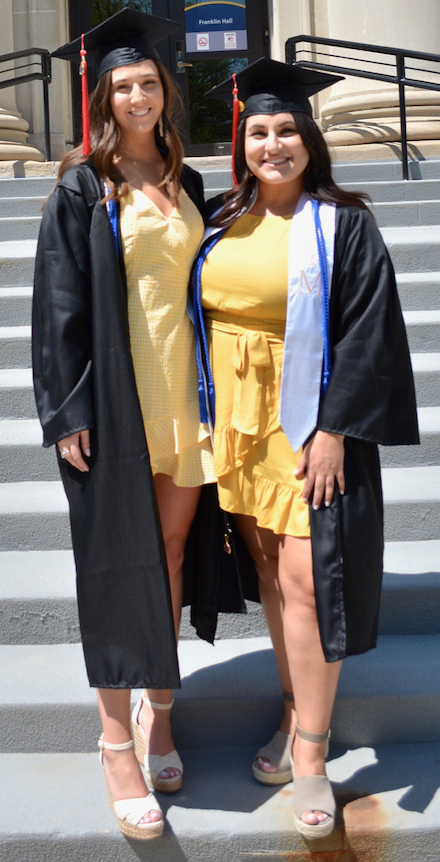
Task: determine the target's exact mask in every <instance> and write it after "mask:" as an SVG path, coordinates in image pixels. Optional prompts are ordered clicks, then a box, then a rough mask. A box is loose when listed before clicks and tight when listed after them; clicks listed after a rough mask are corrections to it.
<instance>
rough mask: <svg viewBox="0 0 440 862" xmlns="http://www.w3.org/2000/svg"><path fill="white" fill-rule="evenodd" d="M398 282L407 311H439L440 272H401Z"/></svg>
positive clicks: (397, 278)
mask: <svg viewBox="0 0 440 862" xmlns="http://www.w3.org/2000/svg"><path fill="white" fill-rule="evenodd" d="M396 281H397V287H398V290H399V297H400V302H401V303H402V308H404V309H405V311H422V310H427V309H434V310H435V311H437V310H438V307H439V289H440V272H399V273H397V276H396Z"/></svg>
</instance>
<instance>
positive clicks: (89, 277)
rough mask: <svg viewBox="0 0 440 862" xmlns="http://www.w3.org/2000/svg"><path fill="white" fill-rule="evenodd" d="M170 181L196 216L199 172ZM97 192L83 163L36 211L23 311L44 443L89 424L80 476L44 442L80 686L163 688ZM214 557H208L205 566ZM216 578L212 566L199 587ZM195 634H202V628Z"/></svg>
mask: <svg viewBox="0 0 440 862" xmlns="http://www.w3.org/2000/svg"><path fill="white" fill-rule="evenodd" d="M182 185H183V187H184V188H185V190H186V192H187V193H188V195H189V196H190V197H191V198H192V200H193V201H194V203H195V204H196V206H197V207H198V208H199V210H200V211H203V206H204V202H203V184H202V180H201V177H200V175H199V174H197V173H196V172H195V171H193V170H191V169H190V168H188V167H187V166H185V167H184V169H183V173H182ZM101 197H102V189H101V186H100V181H99V178H98V175H97V174H96V172H95V170H94V167H93V165H92V164H91V163H85V164H82V165H80V166H78V167H74V168H71V169H69V170H68V171H66V173H65V174H64V176H63V178H62V180H61V182H60V183H58V185H57V186H56V188H55V190H54V192H53V193H52V194H51V196H50V197H49V199H48V201H47V204H46V206H45V209H44V212H43V218H42V224H41V230H40V235H39V241H38V249H37V257H36V267H35V287H34V302H33V315H32V319H33V367H34V387H35V396H36V402H37V408H38V412H39V416H40V420H41V423H42V426H43V432H44V443H43V445H44V446H50V445H52V444H54V443H56V442H57V441H58V440H60V439H62V438H64V437H66V436H68V435H69V434H72V433H74V432H76V431H81V430H83V429H86V428H89V429H91V451H92V455H91V458H90V472H89V473H80V472H79V471H78V470H76V469H75V468H74V467H71V466H70V465H69V464H68V463H67V462H66V461H63V460H62V459H61V458H60V456H59V454H58V447H56V448H57V457H58V463H59V467H60V471H61V477H62V480H63V484H64V488H65V491H66V494H67V497H68V500H69V506H70V520H71V528H72V542H73V549H74V555H75V562H76V569H77V589H78V609H79V619H80V627H81V635H82V642H83V647H84V654H85V660H86V666H87V672H88V676H89V681H90V684H91V685H92V686H97V687H109V688H132V687H149V688H175V687H178V686H179V685H180V681H179V670H178V662H177V655H176V643H175V636H174V629H173V620H172V613H171V602H170V591H169V582H168V575H167V568H166V557H165V552H164V546H163V540H162V534H161V529H160V522H159V518H158V512H157V507H156V501H155V495H154V487H153V483H152V474H151V469H150V462H149V455H148V450H147V445H146V439H145V433H144V427H143V421H142V414H141V409H140V405H139V399H138V395H137V390H136V383H135V377H134V370H133V363H132V358H131V353H130V346H129V329H128V316H127V304H126V282H125V274H124V269H123V263H122V255H121V254H120V256H119V260H118V257H117V255H116V249H115V242H114V237H113V234H112V230H111V226H110V222H109V218H108V215H107V211H106V207H105V206H103V205H102V204H101V203H100V199H101ZM213 494H214V495H215V488H213V487H212V486H211V487H210V488H208V487H207V488H206V489H204V499H205V497H206V495H207V496H208V497H211V499H213ZM211 509H212V511H214V507H213V506H211ZM216 517H218V516H217V515H216ZM197 520H198V521H199V518H198V519H197ZM217 526H218V525H217ZM221 529H222V525H220V530H221ZM208 532H209V531H208ZM208 532H207V540H208V539H209V535H208ZM214 532H215V529H214ZM211 534H212V529H211ZM211 534H210V535H211ZM211 539H212V535H211ZM212 541H214V539H212ZM190 551H191V549H190ZM223 556H225V555H223ZM217 558H221V552H220V551H218V553H217V557H216V558H215V560H214V563H215V564H217V562H218V560H217ZM189 559H190V560H191V563H192V564H194V571H191V578H190V579H189V583H188V584H187V587H186V592H187V595H188V593H189V594H190V598H191V593H193V592H194V590H196V589H197V584H198V582H200V580H201V574H200V575H199V573H198V570H197V565H196V563H197V552H196V551H195V550H194V549H193V550H192V552H191V553H189ZM200 562H201V560H200ZM218 578H219V570H218V566H217V569H216V570H215V571H214V572H212V573H211V578H210V582H211V592H212V590H214V592H215V589H217V587H216V585H217V584H218ZM200 601H201V602H203V603H204V604H206V600H205V599H203V598H202V597H201V598H200ZM213 601H214V599H213ZM208 604H209V603H208ZM214 604H215V605H216V604H217V598H216V597H215V601H214ZM196 616H197V614H196ZM202 629H203V626H202ZM203 633H204V634H205V635H206V633H208V636H209V637H210V638H211V639H212V637H213V631H212V626H211V627H209V626H208V629H207V630H204V631H203Z"/></svg>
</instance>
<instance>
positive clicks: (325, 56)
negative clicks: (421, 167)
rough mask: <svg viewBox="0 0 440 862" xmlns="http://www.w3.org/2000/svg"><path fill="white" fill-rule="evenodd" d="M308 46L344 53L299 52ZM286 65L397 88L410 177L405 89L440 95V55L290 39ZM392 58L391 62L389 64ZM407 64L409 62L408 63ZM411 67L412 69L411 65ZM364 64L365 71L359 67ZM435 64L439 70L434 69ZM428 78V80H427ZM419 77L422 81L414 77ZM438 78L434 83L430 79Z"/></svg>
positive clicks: (405, 168)
mask: <svg viewBox="0 0 440 862" xmlns="http://www.w3.org/2000/svg"><path fill="white" fill-rule="evenodd" d="M304 42H306V43H309V44H310V45H313V46H316V45H318V46H321V45H322V46H327V47H328V48H343V49H345V50H344V53H335V52H334V51H319V50H317V49H316V48H312V49H311V48H299V47H298V46H299V45H300V43H304ZM285 49H286V63H289V64H294V63H297V64H298V65H300V66H303V67H305V68H309V69H321V70H322V71H324V72H334V73H335V74H340V75H351V76H353V77H355V78H371V79H372V80H373V81H385V82H387V83H389V84H396V85H397V87H398V88H399V113H400V142H401V146H402V176H403V179H404V180H407V179H408V177H409V171H408V136H407V126H406V103H405V87H417V88H419V89H422V90H436V91H438V92H440V54H426V53H423V52H421V51H406V50H404V49H403V48H385V47H383V46H382V45H366V44H364V43H363V42H343V41H341V40H339V39H324V38H317V37H316V38H315V36H292V37H291V38H290V39H288V40H287V42H286V45H285ZM347 50H349V51H354V52H357V53H358V54H361V56H347ZM304 54H305V55H307V56H309V55H310V56H312V57H313V58H314V59H307V57H306V59H304V57H303V55H304ZM368 54H376V55H380V54H383V55H384V58H383V59H380V60H378V59H377V58H376V59H374V60H372V59H371V60H370V59H369V57H368V56H365V55H368ZM390 57H393V62H391V61H390V59H389V58H390ZM347 60H349V61H350V62H351V63H356V68H353V66H347V65H343V63H341V62H339V61H347ZM407 61H409V62H407ZM413 61H418V62H420V61H421V62H422V63H424V64H426V66H427V67H429V68H420V67H419V66H416V65H413V64H412V63H413ZM410 63H411V64H412V65H410ZM361 64H366V65H367V68H362V67H360V66H361ZM433 64H437V65H438V66H439V69H438V70H437V69H434V68H433ZM375 66H380V67H381V68H382V69H383V68H384V67H385V68H386V67H388V69H389V70H390V71H389V73H388V71H385V72H383V71H382V72H379V71H378V70H376V69H375V68H374V67H375ZM427 74H428V75H429V76H430V80H427V77H426V76H427ZM418 75H421V76H422V77H417V76H418ZM435 75H436V76H437V79H438V80H437V81H436V80H434V81H433V80H432V79H431V76H435Z"/></svg>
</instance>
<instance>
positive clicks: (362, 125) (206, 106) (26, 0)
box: [0, 0, 440, 161]
mask: <svg viewBox="0 0 440 862" xmlns="http://www.w3.org/2000/svg"><path fill="white" fill-rule="evenodd" d="M126 5H130V6H132V7H135V8H139V9H142V10H144V11H147V12H152V13H153V14H158V15H164V16H166V17H169V18H172V19H174V20H176V21H179V22H180V23H181V29H180V30H177V31H176V35H173V37H171V38H170V39H169V40H167V41H166V43H165V42H164V43H162V45H161V46H160V53H161V57H162V59H163V60H164V62H165V64H166V65H167V67H168V68H169V70H170V71H171V73H172V75H173V76H174V78H175V80H176V82H177V83H178V85H179V88H180V90H181V92H182V95H183V99H184V103H185V108H186V110H185V119H184V123H183V127H182V133H183V135H184V138H185V143H186V149H187V152H188V153H189V154H190V155H215V154H222V153H226V152H228V141H229V116H230V112H229V108H228V106H226V105H223V104H222V103H218V102H214V100H212V101H210V100H205V99H204V96H203V94H204V92H205V91H206V90H207V89H209V88H210V87H211V86H213V85H214V84H215V83H218V82H219V81H220V80H223V79H224V78H225V77H227V76H228V75H229V74H230V72H231V71H232V69H234V68H235V69H239V68H241V67H243V65H245V64H246V63H247V62H252V61H253V60H255V59H257V58H258V57H260V56H263V55H265V56H271V57H273V58H274V59H278V60H284V59H285V42H286V39H287V38H288V37H291V36H296V35H300V34H304V35H309V36H319V37H328V38H330V39H340V40H349V41H356V42H362V43H370V44H374V45H381V46H393V47H399V48H406V49H411V50H416V51H424V52H431V53H434V54H435V53H437V52H438V50H439V45H440V40H439V36H440V3H439V2H438V0H418V2H417V4H414V3H412V2H411V0H388V2H387V3H381V2H379V0H363V3H362V4H354V3H353V2H352V0H217V2H215V0H213V2H207V0H201V2H200V0H131V2H129V3H126V2H124V0H2V13H3V14H2V28H1V30H0V55H4V54H8V53H11V52H15V51H20V50H23V49H26V48H30V47H38V48H47V49H48V50H49V51H53V50H54V49H55V48H57V47H58V46H59V45H61V44H63V43H65V42H67V41H69V39H72V38H75V37H76V36H77V35H79V34H80V33H81V32H83V31H84V30H87V29H89V28H90V27H91V26H94V25H95V24H97V23H99V22H100V21H101V20H104V19H105V18H106V17H108V16H109V15H110V14H113V13H114V12H115V11H118V10H119V9H121V8H123V7H124V6H126ZM341 53H343V51H342V52H341ZM303 56H304V58H306V54H305V53H304V55H303ZM309 56H310V55H309ZM315 56H316V55H315ZM371 59H372V60H373V61H374V63H375V67H376V68H378V69H383V70H384V71H386V67H385V66H382V65H381V63H383V62H384V58H383V57H382V56H381V55H380V56H379V55H378V56H376V57H372V58H371ZM24 62H28V61H27V60H26V61H24ZM333 62H337V61H336V60H333ZM7 65H9V66H10V63H9V64H7ZM16 65H17V63H16ZM351 65H352V67H353V68H356V60H352V61H351ZM418 65H419V66H422V67H423V64H422V63H421V62H419V64H418ZM4 68H5V66H4V65H2V64H1V63H0V83H1V80H2V72H3V70H4ZM426 68H427V67H426ZM429 68H430V70H431V71H430V72H429V73H427V74H428V75H432V78H431V79H432V80H436V81H437V82H438V81H440V63H439V64H435V65H433V64H430V65H429ZM436 72H438V73H439V74H438V75H437V77H435V73H436ZM78 96H79V87H78V81H77V74H76V69H75V68H73V69H70V67H69V65H68V64H67V63H64V62H63V61H61V60H53V64H52V83H51V85H50V118H51V145H52V158H53V159H59V158H60V156H61V155H62V153H63V152H64V151H65V150H66V149H67V148H69V147H70V146H72V143H73V142H75V141H76V140H77V139H78V137H79V135H80V123H79V116H78V104H79V98H78ZM406 104H407V114H408V138H409V141H410V142H412V144H411V146H412V149H413V153H415V154H417V153H419V154H420V153H421V154H422V155H425V156H426V155H437V156H438V155H440V93H438V92H435V91H430V90H423V89H415V88H414V89H409V88H408V89H407V98H406ZM314 109H315V116H316V117H318V118H320V121H321V123H322V126H323V129H324V131H325V133H326V136H327V140H328V143H329V144H330V146H332V148H334V152H335V153H338V154H339V157H341V155H342V157H346V158H356V157H358V158H359V157H361V158H368V157H371V158H382V157H387V156H389V155H391V156H392V155H395V154H396V153H397V152H398V145H397V144H396V142H398V141H399V135H400V130H399V109H398V92H397V87H396V86H395V85H391V84H387V83H383V82H377V81H371V80H366V79H361V78H357V77H347V78H346V79H345V80H344V81H341V82H340V83H338V84H337V85H335V86H334V87H332V88H331V89H330V90H329V91H326V92H325V94H323V95H322V96H321V97H319V98H316V99H315V104H314ZM410 149H411V148H410ZM43 152H44V124H43V106H42V88H41V84H40V82H32V83H24V84H21V85H20V86H17V87H15V88H13V87H11V88H8V89H0V161H2V160H3V161H7V160H14V161H16V160H43V159H44V156H43Z"/></svg>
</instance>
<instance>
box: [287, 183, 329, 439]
mask: <svg viewBox="0 0 440 862" xmlns="http://www.w3.org/2000/svg"><path fill="white" fill-rule="evenodd" d="M319 215H320V218H321V224H322V231H323V234H324V240H325V247H326V253H327V267H328V284H329V291H330V288H331V282H332V274H333V261H334V245H335V230H336V207H335V205H334V204H320V206H319ZM322 359H323V310H322V281H321V272H320V267H319V257H318V246H317V241H316V232H315V223H314V219H313V210H312V201H311V200H310V198H308V197H307V195H305V194H303V195H301V198H300V199H299V201H298V206H297V208H296V210H295V213H294V216H293V218H292V225H291V229H290V237H289V264H288V297H287V315H286V330H285V343H284V358H283V371H282V377H281V404H280V422H281V427H282V429H283V431H284V433H285V434H286V436H287V438H288V440H289V443H290V445H291V446H292V449H293V450H294V452H298V450H299V449H300V448H301V446H302V445H303V444H304V443H305V441H306V440H307V437H309V435H310V434H311V433H312V431H313V430H314V428H315V427H316V422H317V419H318V408H319V397H320V392H321V377H322Z"/></svg>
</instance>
